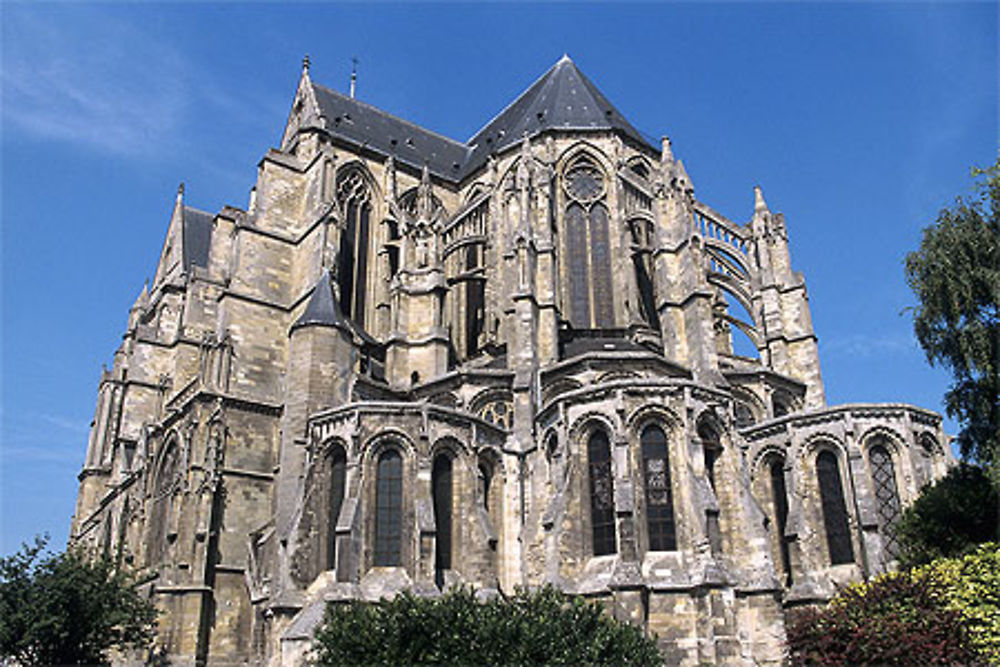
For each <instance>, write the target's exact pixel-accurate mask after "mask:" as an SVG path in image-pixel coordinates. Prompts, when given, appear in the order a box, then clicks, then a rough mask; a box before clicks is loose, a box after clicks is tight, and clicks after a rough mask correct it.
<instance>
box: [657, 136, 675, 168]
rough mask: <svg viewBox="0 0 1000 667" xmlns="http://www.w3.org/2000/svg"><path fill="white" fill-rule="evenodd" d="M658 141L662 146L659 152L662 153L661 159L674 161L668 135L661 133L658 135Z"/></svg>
mask: <svg viewBox="0 0 1000 667" xmlns="http://www.w3.org/2000/svg"><path fill="white" fill-rule="evenodd" d="M660 143H661V145H662V147H663V148H662V150H661V153H662V158H661V159H662V160H663V161H664V162H673V161H674V151H673V149H672V148H671V144H670V137H668V136H667V135H663V136H662V137H660Z"/></svg>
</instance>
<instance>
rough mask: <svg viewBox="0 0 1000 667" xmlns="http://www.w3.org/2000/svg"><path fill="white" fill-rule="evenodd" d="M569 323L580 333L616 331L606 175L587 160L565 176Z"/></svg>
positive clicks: (579, 160)
mask: <svg viewBox="0 0 1000 667" xmlns="http://www.w3.org/2000/svg"><path fill="white" fill-rule="evenodd" d="M563 189H564V192H565V194H566V202H567V203H566V209H565V223H566V258H567V262H566V267H567V269H566V278H567V282H568V289H567V295H566V296H567V299H568V306H569V308H568V310H569V319H570V322H571V323H572V324H573V326H574V327H577V328H579V329H609V328H613V327H614V326H615V316H614V297H613V290H614V287H613V282H612V279H611V245H610V233H609V229H608V226H609V221H608V207H607V203H606V199H607V195H606V187H605V178H604V173H603V172H602V171H601V170H600V169H599V168H598V167H597V165H595V164H594V163H593V162H592V161H591V160H590V159H589V158H587V157H581V158H579V159H577V160H576V161H575V162H573V163H572V164H571V165H570V167H569V168H568V169H567V170H566V172H565V174H564V175H563Z"/></svg>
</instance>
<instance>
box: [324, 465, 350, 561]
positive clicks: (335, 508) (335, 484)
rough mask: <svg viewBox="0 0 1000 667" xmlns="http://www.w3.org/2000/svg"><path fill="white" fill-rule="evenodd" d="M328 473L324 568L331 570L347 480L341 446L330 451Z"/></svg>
mask: <svg viewBox="0 0 1000 667" xmlns="http://www.w3.org/2000/svg"><path fill="white" fill-rule="evenodd" d="M329 475H330V476H329V480H330V485H329V489H328V491H327V508H328V509H329V521H328V522H327V526H328V527H327V533H326V535H327V549H326V569H328V570H332V569H334V568H335V567H337V520H338V519H339V518H340V508H341V507H342V506H343V504H344V483H345V481H346V480H347V455H346V454H344V448H343V447H340V446H336V447H334V448H333V449H332V450H331V451H330V455H329Z"/></svg>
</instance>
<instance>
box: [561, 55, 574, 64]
mask: <svg viewBox="0 0 1000 667" xmlns="http://www.w3.org/2000/svg"><path fill="white" fill-rule="evenodd" d="M559 62H560V63H571V62H573V61H572V60H571V59H570V57H569V54H568V53H563V56H562V58H560V59H559Z"/></svg>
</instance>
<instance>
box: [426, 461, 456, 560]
mask: <svg viewBox="0 0 1000 667" xmlns="http://www.w3.org/2000/svg"><path fill="white" fill-rule="evenodd" d="M451 472H452V462H451V457H450V456H448V455H447V454H438V455H437V456H435V457H434V467H433V470H432V471H431V487H432V488H433V492H434V525H435V526H436V533H437V535H436V538H437V539H436V540H435V544H436V547H435V550H434V569H435V570H450V569H451V503H452V488H451V477H452V475H451Z"/></svg>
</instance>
